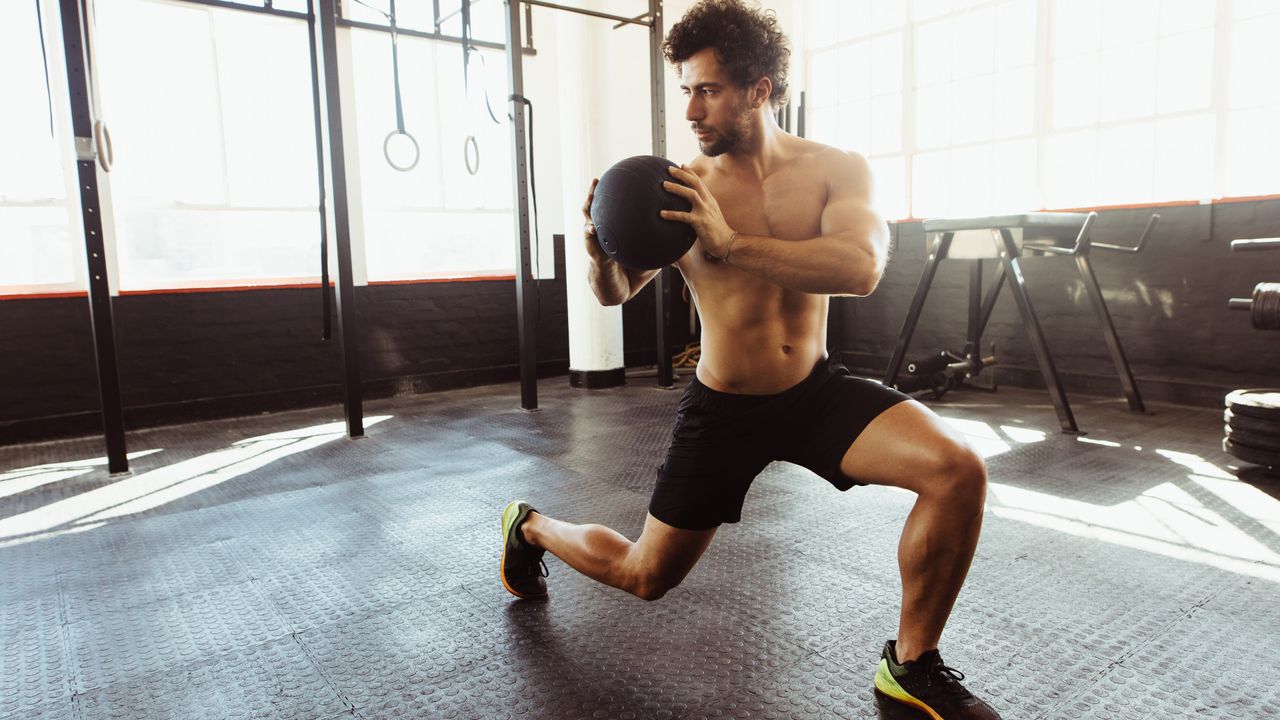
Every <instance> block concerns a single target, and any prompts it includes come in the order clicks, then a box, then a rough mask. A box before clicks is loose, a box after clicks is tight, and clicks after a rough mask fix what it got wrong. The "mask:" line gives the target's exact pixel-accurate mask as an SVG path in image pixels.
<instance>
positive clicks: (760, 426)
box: [649, 360, 910, 530]
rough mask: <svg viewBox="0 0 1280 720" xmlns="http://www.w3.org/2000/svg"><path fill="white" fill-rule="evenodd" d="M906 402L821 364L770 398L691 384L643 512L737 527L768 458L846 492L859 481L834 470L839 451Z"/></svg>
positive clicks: (697, 524)
mask: <svg viewBox="0 0 1280 720" xmlns="http://www.w3.org/2000/svg"><path fill="white" fill-rule="evenodd" d="M908 399H910V398H908V397H907V396H906V395H903V394H902V393H900V392H898V391H897V390H894V389H892V388H888V387H885V386H884V385H881V384H879V383H877V382H873V381H871V380H864V379H861V378H855V377H853V376H852V375H850V373H849V370H848V368H846V367H845V366H844V365H841V364H839V363H834V362H829V361H826V360H824V361H822V362H821V363H819V364H818V366H817V367H816V368H814V370H813V372H812V373H810V375H809V377H807V378H805V379H804V380H802V381H801V382H800V383H799V384H798V385H795V386H794V387H792V388H790V389H788V390H784V391H783V392H780V393H777V394H774V395H736V394H732V393H723V392H717V391H715V390H712V389H711V388H708V387H707V386H706V385H703V384H702V383H700V382H698V380H697V378H694V379H693V380H692V381H691V382H690V383H689V387H688V388H687V389H686V390H685V392H684V396H683V397H682V398H681V399H680V405H679V407H678V408H677V410H676V424H675V429H674V430H673V431H672V434H671V449H670V450H669V451H668V452H667V459H666V462H665V463H663V465H662V467H661V468H659V470H658V483H657V486H656V487H655V488H654V490H653V498H652V499H651V500H650V501H649V514H651V515H653V516H654V517H656V518H657V519H659V520H661V521H662V522H664V523H667V524H668V525H672V526H674V527H678V528H684V529H686V530H706V529H710V528H713V527H716V526H717V525H720V524H721V523H727V522H728V523H733V522H738V520H740V519H741V518H742V503H743V500H745V499H746V496H747V489H748V488H750V487H751V481H752V480H754V479H755V477H756V475H758V474H760V471H761V470H763V469H764V467H765V466H766V465H768V464H769V463H770V462H773V461H774V460H782V461H786V462H791V463H795V464H796V465H801V466H803V467H806V468H808V469H810V470H812V471H813V472H815V473H817V474H818V475H820V476H822V477H823V478H825V479H826V480H827V482H830V483H831V484H832V485H834V486H836V487H837V488H839V489H840V490H848V489H849V488H851V487H853V486H854V485H857V484H859V483H858V482H857V480H856V479H855V478H849V477H845V475H844V474H843V473H841V472H840V461H841V460H842V459H843V458H844V455H845V452H846V451H847V450H848V449H849V446H850V445H852V444H853V441H854V439H856V438H857V437H858V435H860V434H861V433H862V431H863V429H864V428H866V427H867V425H868V424H870V423H871V421H872V420H874V419H875V418H876V417H877V416H879V415H880V413H882V412H884V411H885V410H887V409H889V408H890V407H892V406H894V405H896V404H898V403H900V402H902V401H903V400H908Z"/></svg>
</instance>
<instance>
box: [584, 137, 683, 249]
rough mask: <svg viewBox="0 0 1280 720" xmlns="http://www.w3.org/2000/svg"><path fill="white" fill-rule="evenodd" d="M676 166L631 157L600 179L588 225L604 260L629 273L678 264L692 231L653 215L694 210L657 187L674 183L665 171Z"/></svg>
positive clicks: (652, 158) (662, 160) (648, 157)
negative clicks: (609, 258) (607, 255)
mask: <svg viewBox="0 0 1280 720" xmlns="http://www.w3.org/2000/svg"><path fill="white" fill-rule="evenodd" d="M675 166H676V164H675V163H673V162H671V161H670V160H667V159H666V158H660V157H657V156H655V155H636V156H635V157H629V158H627V159H625V160H621V161H619V162H618V163H616V164H615V165H614V166H613V167H611V168H609V169H608V170H607V171H605V174H604V175H603V176H601V178H600V183H599V184H598V185H596V190H595V197H594V198H592V200H591V221H592V222H593V223H595V226H596V240H597V242H599V243H600V247H601V248H602V249H603V250H604V251H605V252H606V253H608V254H609V257H611V258H613V259H614V260H617V261H618V262H619V263H621V264H623V265H625V266H626V267H629V268H631V269H633V270H656V269H658V268H662V267H666V266H667V265H670V264H671V263H673V262H675V261H676V260H679V259H680V258H681V257H683V256H684V254H685V253H686V252H688V251H689V248H690V247H692V246H693V241H694V239H695V238H696V233H695V232H694V230H693V227H692V226H690V225H688V224H687V223H682V222H678V221H676V220H666V219H664V218H662V217H661V216H659V214H658V213H659V211H661V210H678V211H680V212H688V211H689V210H690V209H691V208H692V207H693V205H692V203H690V202H689V201H688V200H686V199H684V198H682V197H680V196H679V195H676V194H674V193H670V192H667V190H666V189H665V188H663V187H662V183H663V182H666V181H668V180H670V181H671V182H678V181H677V180H676V179H675V178H674V177H673V176H672V175H671V173H670V172H669V171H668V170H667V169H668V168H671V167H675Z"/></svg>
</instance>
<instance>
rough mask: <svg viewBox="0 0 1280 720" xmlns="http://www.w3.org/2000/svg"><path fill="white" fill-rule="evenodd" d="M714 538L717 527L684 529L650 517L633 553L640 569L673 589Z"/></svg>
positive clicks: (647, 518) (696, 562) (646, 520)
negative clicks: (661, 579) (659, 578)
mask: <svg viewBox="0 0 1280 720" xmlns="http://www.w3.org/2000/svg"><path fill="white" fill-rule="evenodd" d="M715 535H716V528H711V529H710V530H684V529H682V528H678V527H675V526H673V525H668V524H666V523H664V522H662V521H661V520H659V519H657V518H655V517H654V516H652V515H649V516H647V517H645V520H644V530H643V531H642V532H641V533H640V538H639V539H638V540H636V544H635V547H634V548H633V549H632V552H633V553H635V555H634V557H635V561H636V562H637V563H638V565H639V566H640V567H642V568H645V569H646V570H648V571H650V572H651V573H653V574H654V575H655V576H657V577H661V578H663V579H664V580H666V581H667V582H668V583H669V584H670V585H672V586H675V585H677V584H679V583H680V581H681V580H683V579H684V577H685V575H688V574H689V571H690V570H692V569H693V566H694V565H696V564H698V559H699V558H701V557H702V553H704V552H705V551H706V549H707V548H708V547H709V546H710V545H711V540H712V539H713V538H714V537H715Z"/></svg>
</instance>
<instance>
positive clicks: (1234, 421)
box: [1222, 410, 1280, 436]
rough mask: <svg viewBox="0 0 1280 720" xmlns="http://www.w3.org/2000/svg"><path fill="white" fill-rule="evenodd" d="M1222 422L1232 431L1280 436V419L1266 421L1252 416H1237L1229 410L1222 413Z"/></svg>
mask: <svg viewBox="0 0 1280 720" xmlns="http://www.w3.org/2000/svg"><path fill="white" fill-rule="evenodd" d="M1222 421H1223V422H1224V423H1225V424H1226V426H1227V427H1228V428H1231V429H1232V430H1244V431H1246V432H1260V433H1267V434H1270V435H1277V436H1280V418H1277V419H1275V420H1264V419H1262V418H1256V417H1253V416H1252V415H1237V414H1236V413H1234V412H1231V411H1230V410H1227V411H1225V412H1223V413H1222Z"/></svg>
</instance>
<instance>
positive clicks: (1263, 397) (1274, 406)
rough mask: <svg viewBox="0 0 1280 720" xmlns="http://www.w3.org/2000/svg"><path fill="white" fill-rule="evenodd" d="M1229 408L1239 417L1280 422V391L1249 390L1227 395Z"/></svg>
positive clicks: (1270, 389) (1265, 389)
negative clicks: (1246, 416) (1245, 416)
mask: <svg viewBox="0 0 1280 720" xmlns="http://www.w3.org/2000/svg"><path fill="white" fill-rule="evenodd" d="M1226 402H1227V407H1228V408H1229V409H1230V410H1231V411H1232V412H1234V413H1236V414H1237V415H1249V416H1252V417H1257V418H1263V419H1265V420H1276V421H1280V389H1276V388H1248V389H1243V390H1235V391H1233V392H1231V393H1229V394H1228V395H1227V401H1226Z"/></svg>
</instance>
